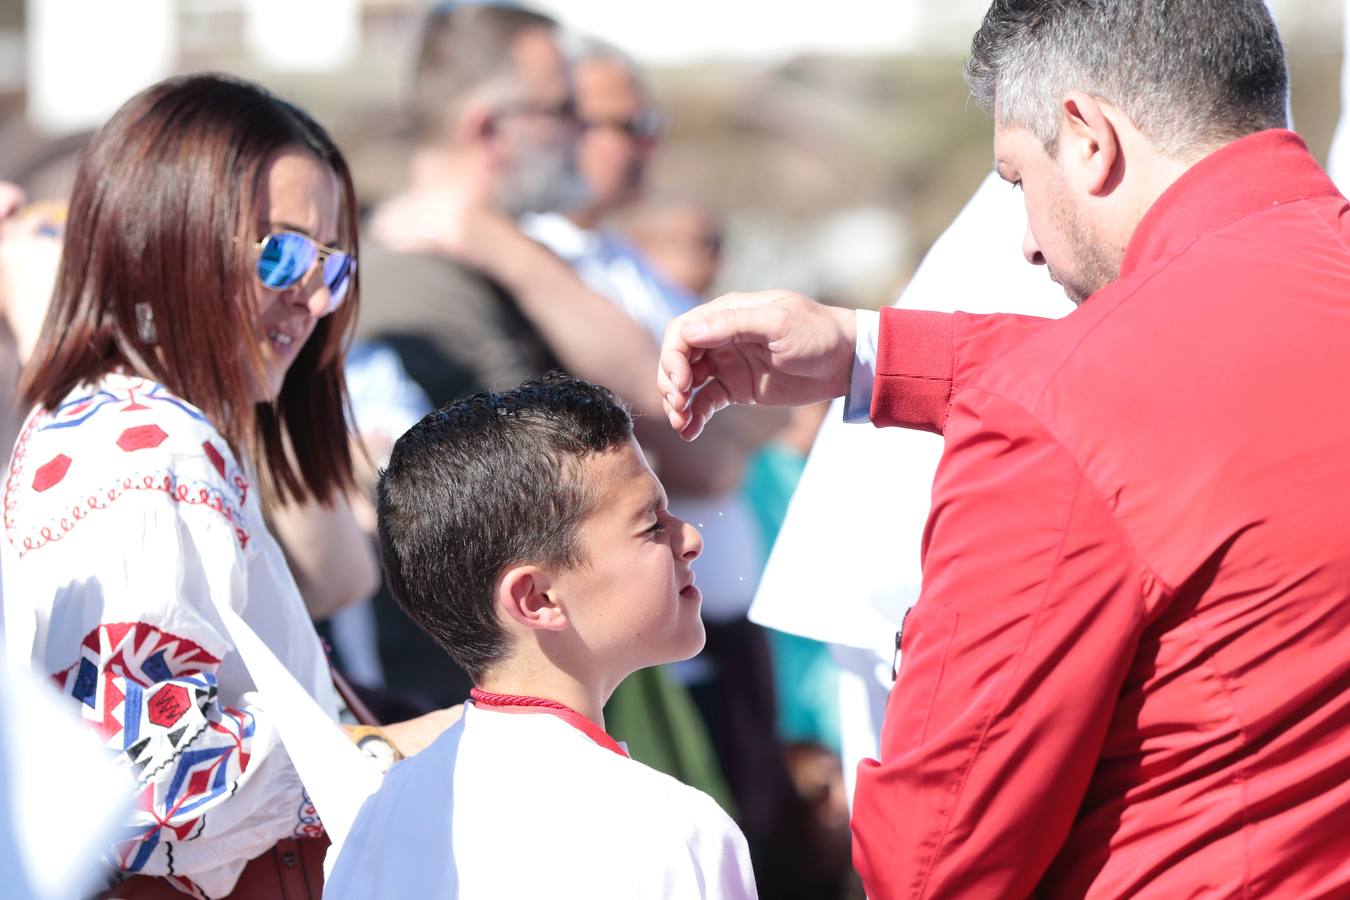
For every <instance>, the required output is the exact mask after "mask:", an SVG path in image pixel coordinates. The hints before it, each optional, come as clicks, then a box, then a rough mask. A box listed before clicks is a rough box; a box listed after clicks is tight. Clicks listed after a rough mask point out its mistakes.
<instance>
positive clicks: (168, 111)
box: [20, 75, 359, 501]
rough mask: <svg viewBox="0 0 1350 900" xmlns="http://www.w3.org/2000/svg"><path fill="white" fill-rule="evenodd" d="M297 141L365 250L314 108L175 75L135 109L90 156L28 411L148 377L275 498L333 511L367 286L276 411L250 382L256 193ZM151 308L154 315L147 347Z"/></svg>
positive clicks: (74, 202) (346, 456)
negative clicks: (332, 181) (323, 170)
mask: <svg viewBox="0 0 1350 900" xmlns="http://www.w3.org/2000/svg"><path fill="white" fill-rule="evenodd" d="M296 146H299V147H303V148H305V149H306V150H308V151H310V152H311V153H313V154H314V155H315V156H316V157H318V158H319V159H320V160H321V161H323V162H324V163H325V164H326V165H328V166H329V167H330V168H331V169H332V170H333V173H334V175H335V176H336V177H337V181H338V184H339V186H340V189H341V193H342V208H341V212H340V216H339V223H338V229H339V232H338V240H339V242H340V244H341V245H342V246H343V248H344V249H346V250H347V251H349V252H350V253H352V254H353V255H355V253H356V250H357V247H356V229H357V219H356V216H357V212H356V191H355V189H354V188H353V186H352V178H351V173H350V171H349V170H348V168H347V164H346V162H345V161H344V160H343V158H342V154H341V153H340V152H339V151H338V149H337V146H336V145H335V144H334V143H333V141H332V139H331V138H330V137H329V136H328V134H327V133H326V132H325V131H324V130H323V128H322V127H321V126H320V125H319V124H318V123H317V122H315V121H314V120H313V119H312V118H310V116H309V115H308V114H307V113H305V112H304V111H303V110H301V109H300V108H298V107H296V106H293V105H292V104H290V103H287V102H285V101H283V100H280V99H278V98H276V97H274V96H272V95H271V94H269V93H267V92H266V91H264V90H263V89H262V88H259V87H257V86H256V85H252V84H249V83H247V82H244V81H239V80H236V79H232V78H228V77H225V76H220V75H189V76H183V77H180V78H173V79H169V80H167V81H162V82H160V83H159V84H156V85H154V86H153V87H150V88H147V89H146V90H145V91H142V92H141V93H140V94H137V95H136V96H135V97H133V98H132V99H131V100H129V101H127V103H126V104H125V105H124V106H123V107H122V108H121V109H120V110H118V111H117V113H116V114H115V115H114V116H113V117H112V119H110V120H109V121H108V123H107V124H106V125H104V126H103V127H102V128H101V129H99V131H98V133H97V134H95V135H94V137H93V139H92V140H91V141H90V143H89V146H88V148H87V149H86V150H85V154H84V158H83V159H82V160H81V163H80V168H79V172H78V173H77V175H76V178H75V187H74V190H73V193H72V195H71V200H70V215H69V218H68V220H67V225H66V236H65V245H64V248H63V251H62V257H61V268H60V272H59V273H58V275H57V280H56V290H55V293H54V295H53V298H52V304H51V307H50V309H49V310H48V312H47V318H46V321H45V323H44V325H43V329H42V335H41V337H40V339H39V340H38V344H37V347H36V348H35V349H34V351H33V357H32V361H31V362H30V364H29V365H28V366H27V367H26V368H25V371H24V375H23V380H22V381H21V383H20V393H21V396H22V398H23V402H24V403H25V404H26V405H29V406H31V405H41V406H42V407H44V408H47V409H53V408H55V407H56V406H57V405H58V404H59V403H60V402H61V401H62V400H63V399H64V398H65V397H66V395H67V394H69V393H70V391H72V390H73V389H74V388H75V387H76V386H77V385H80V384H87V383H91V382H94V381H96V380H98V379H99V378H101V377H103V376H104V375H107V374H108V373H110V372H113V371H127V372H135V373H137V374H140V375H143V376H146V377H149V378H153V379H154V380H156V381H159V382H161V383H163V384H164V386H165V387H167V388H168V389H169V390H170V391H172V392H173V393H175V394H177V395H178V396H180V397H182V398H183V399H185V400H187V401H188V402H190V403H192V404H193V405H195V406H197V407H198V408H199V409H201V410H202V412H203V413H205V414H206V416H207V418H209V419H210V420H211V422H212V424H214V425H215V426H216V427H217V428H218V429H219V430H220V432H221V434H222V435H224V437H225V439H226V440H228V441H229V442H230V444H231V446H232V447H233V448H234V450H235V452H236V453H241V452H242V455H244V456H246V457H247V458H248V459H249V460H251V461H252V463H253V464H254V465H255V466H256V467H257V470H258V474H259V476H260V478H261V480H262V481H263V484H264V486H265V488H266V490H265V496H269V497H271V498H272V499H284V498H286V497H291V498H295V499H297V500H299V499H304V498H306V497H307V496H308V497H314V498H315V499H318V500H320V501H328V500H329V499H331V497H332V496H333V493H334V491H335V490H340V489H341V488H343V487H344V486H348V485H350V484H351V483H352V474H351V469H352V460H351V450H350V447H349V442H348V439H347V419H346V411H347V394H346V385H345V382H344V380H343V356H344V353H345V349H346V346H347V344H348V343H349V342H350V337H351V332H352V330H353V328H354V326H355V323H356V314H357V308H358V305H359V304H358V296H359V291H358V284H357V283H356V281H355V275H353V282H352V284H351V286H350V287H349V289H348V292H347V297H346V300H345V302H344V303H343V304H342V306H341V307H340V308H339V309H338V310H337V311H336V312H334V313H333V314H332V315H330V316H327V317H325V318H323V319H320V320H319V322H318V323H317V325H316V326H315V328H314V331H313V333H312V334H311V335H310V337H309V340H308V341H307V342H306V343H305V346H304V347H303V348H302V349H301V351H300V352H299V354H298V355H297V356H296V359H295V362H294V363H293V364H292V365H291V367H290V370H289V371H288V372H287V373H286V378H285V382H284V384H283V385H282V388H281V393H280V396H279V397H278V398H277V399H276V401H275V402H274V403H255V402H254V401H253V400H252V399H250V398H251V397H252V396H253V391H252V390H251V388H250V386H251V385H256V384H261V383H264V382H265V378H264V369H263V362H262V358H261V354H260V352H259V350H258V341H257V339H256V336H255V334H254V328H255V326H254V323H253V318H254V314H253V301H252V297H253V284H254V280H253V279H254V276H253V268H252V267H253V265H254V264H255V261H256V257H255V253H256V251H255V249H254V245H255V243H256V242H257V241H258V240H259V239H260V238H261V237H262V235H260V234H257V233H256V232H257V230H258V227H259V222H258V221H257V220H258V214H257V209H256V207H257V195H258V185H259V180H260V178H261V176H262V173H263V170H264V168H265V167H266V165H267V163H268V162H269V161H270V160H271V158H272V157H273V156H274V154H276V153H277V152H278V151H280V150H282V149H283V148H287V147H296ZM138 304H148V305H149V311H150V313H151V317H152V318H153V322H154V332H155V334H154V335H153V338H152V339H151V340H149V341H147V340H146V337H149V335H147V334H145V333H143V332H144V331H145V328H144V325H142V328H141V329H140V331H138V328H137V310H136V307H137V305H138ZM142 318H144V308H142Z"/></svg>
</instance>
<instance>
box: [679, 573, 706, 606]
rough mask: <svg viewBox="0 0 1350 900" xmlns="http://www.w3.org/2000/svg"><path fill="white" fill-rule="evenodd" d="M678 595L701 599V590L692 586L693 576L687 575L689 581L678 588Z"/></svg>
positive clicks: (689, 598) (687, 598)
mask: <svg viewBox="0 0 1350 900" xmlns="http://www.w3.org/2000/svg"><path fill="white" fill-rule="evenodd" d="M680 596H681V597H683V598H684V599H686V600H702V599H703V592H702V591H700V590H699V589H698V588H696V587H694V576H693V575H692V574H691V575H690V576H689V583H688V584H686V585H685V586H684V587H682V588H680Z"/></svg>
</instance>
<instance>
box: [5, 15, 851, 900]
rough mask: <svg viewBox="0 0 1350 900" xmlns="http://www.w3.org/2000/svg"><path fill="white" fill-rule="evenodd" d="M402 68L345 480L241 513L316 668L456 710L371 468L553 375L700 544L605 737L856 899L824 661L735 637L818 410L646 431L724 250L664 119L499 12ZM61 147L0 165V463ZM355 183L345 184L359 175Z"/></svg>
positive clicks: (357, 359)
mask: <svg viewBox="0 0 1350 900" xmlns="http://www.w3.org/2000/svg"><path fill="white" fill-rule="evenodd" d="M563 24H564V25H565V23H563ZM407 65H408V68H409V69H410V70H412V71H414V73H415V75H414V78H413V79H412V88H411V91H410V94H409V96H408V98H407V108H408V110H409V114H410V116H411V120H412V127H413V129H414V133H415V135H416V139H415V148H414V150H413V152H412V153H411V155H410V156H409V158H408V159H407V167H406V177H405V178H404V179H403V183H402V187H401V189H400V190H399V191H398V192H397V193H395V194H393V195H391V196H388V197H385V198H383V199H382V200H381V201H380V202H379V203H378V204H377V205H375V206H374V207H373V208H369V209H365V210H363V219H362V221H361V224H360V236H359V243H357V244H355V245H354V246H356V248H357V249H356V252H355V254H354V255H355V258H356V260H357V263H358V267H357V271H356V277H357V278H358V279H359V282H358V283H359V292H360V297H361V303H360V314H359V317H358V320H357V322H356V325H355V335H356V340H355V342H354V343H353V344H352V345H351V346H350V347H348V348H347V351H346V379H347V386H348V390H349V396H350V404H349V407H348V408H349V416H350V423H349V424H350V426H351V434H352V449H351V453H352V457H353V460H354V462H355V465H356V474H357V477H356V485H355V486H354V487H353V488H352V489H350V490H348V491H346V492H344V493H341V494H338V495H335V496H334V497H333V498H332V499H331V502H328V503H324V502H319V501H316V500H313V499H307V500H306V501H304V502H296V501H295V500H294V499H289V500H288V499H281V498H276V499H275V502H272V503H271V504H270V505H269V506H268V507H267V508H266V510H265V512H266V517H267V521H268V524H269V526H270V529H271V531H272V532H273V533H274V534H275V536H276V537H277V539H278V541H279V542H280V544H281V547H282V549H283V550H284V553H285V558H286V561H287V563H288V564H289V566H290V569H291V573H292V574H293V576H294V578H295V581H296V583H297V585H298V586H299V588H300V591H301V594H302V595H303V598H304V601H305V604H306V606H307V608H308V611H309V613H310V615H311V616H312V618H313V620H314V621H315V623H317V624H318V626H319V630H320V633H321V635H322V636H323V637H324V638H325V639H326V641H327V643H328V645H329V646H330V648H331V654H332V659H333V661H334V664H335V667H336V668H337V670H338V671H339V672H340V673H342V674H344V675H345V677H346V679H347V681H348V682H350V684H351V686H352V688H353V690H354V691H355V694H356V697H357V698H358V699H357V702H358V703H361V704H363V705H364V706H365V707H367V708H368V709H369V710H370V712H371V713H373V715H374V717H375V718H378V719H380V720H382V721H386V722H389V721H403V720H408V719H413V718H415V717H417V716H420V715H423V714H427V713H430V712H433V711H435V710H437V709H440V708H442V707H447V706H450V705H452V704H456V703H459V702H462V701H463V700H464V699H465V698H466V697H467V694H468V690H469V688H470V686H471V685H470V682H469V680H468V678H467V676H466V675H465V674H464V673H463V672H461V671H459V670H457V669H456V667H455V666H454V664H453V663H452V662H451V661H450V660H449V659H448V658H447V657H446V655H445V653H444V652H443V651H442V650H441V649H440V648H439V647H438V646H437V645H436V644H435V642H434V641H433V640H432V639H430V638H429V637H428V636H427V635H425V634H423V633H422V632H421V631H420V630H418V628H417V627H416V626H414V625H413V624H412V622H411V621H410V620H409V619H408V618H407V616H406V615H405V614H404V612H403V611H402V610H401V609H400V608H399V606H398V604H397V603H395V602H394V601H393V599H392V597H391V595H390V594H389V592H388V590H387V588H386V587H385V585H384V584H383V579H382V576H381V571H380V568H379V565H378V560H377V552H376V546H375V540H374V530H375V496H374V490H375V483H376V476H377V473H378V471H379V469H380V467H381V465H382V464H383V462H384V460H385V459H386V458H387V455H388V453H389V451H390V450H391V448H392V446H393V443H394V441H395V440H396V439H397V438H398V437H399V436H400V435H401V434H402V433H403V432H404V431H405V430H406V429H407V428H409V427H410V426H411V425H412V424H414V423H415V422H416V421H417V420H418V419H420V418H421V417H422V416H423V415H425V414H426V413H427V412H429V411H431V410H433V409H436V408H438V407H440V406H442V405H444V404H446V403H447V402H450V401H452V400H455V399H458V398H461V397H464V396H467V395H469V394H473V393H476V392H479V391H484V390H504V389H506V388H508V387H511V386H513V385H515V384H518V383H519V382H521V381H523V380H525V379H527V378H531V377H537V376H540V375H543V374H544V373H546V372H548V371H550V370H554V369H562V370H565V371H567V372H569V373H571V374H573V375H576V376H578V377H581V378H585V379H588V380H590V381H594V382H597V383H600V384H604V385H607V386H609V387H610V388H612V389H613V390H614V391H615V392H616V393H617V394H619V395H620V396H621V397H622V398H623V399H624V400H625V401H626V402H627V404H628V405H629V406H630V408H631V409H632V411H633V413H634V416H635V420H636V430H637V435H638V437H639V440H640V441H641V442H642V444H643V447H644V449H645V451H646V453H647V456H648V458H649V459H650V460H651V461H652V464H653V467H654V468H655V470H656V471H657V473H658V474H659V476H660V478H661V479H662V481H663V482H664V484H665V485H666V487H667V490H668V492H669V494H670V505H671V509H672V512H674V513H675V514H676V515H678V516H680V517H682V518H684V519H686V520H688V521H690V522H693V523H695V524H696V525H697V526H698V527H699V529H700V530H701V531H702V533H703V535H704V541H705V545H706V551H705V553H704V555H703V557H702V559H701V560H700V561H699V564H698V567H697V573H698V584H699V585H700V587H701V588H702V592H703V596H704V607H703V616H704V619H705V622H706V624H707V633H708V641H707V646H706V649H705V650H704V651H703V652H702V653H701V654H700V655H699V656H697V657H695V658H694V659H691V660H689V661H687V662H684V663H679V664H675V665H671V666H666V667H662V668H657V669H649V670H644V671H641V672H639V673H638V674H636V675H634V676H633V677H631V678H630V679H628V680H627V681H626V682H625V683H624V684H623V685H622V686H621V687H620V688H619V689H618V691H617V692H616V693H615V695H614V696H613V698H612V700H611V701H610V704H609V706H608V707H607V708H606V710H605V718H606V723H607V729H608V731H609V732H610V733H611V734H613V735H615V736H616V737H617V738H619V739H620V740H623V741H625V742H626V743H627V745H628V747H629V749H630V751H631V753H632V755H633V757H634V758H635V759H637V760H639V761H642V762H645V763H647V764H648V765H650V766H653V767H655V768H657V769H660V770H662V771H665V772H667V773H669V774H671V775H673V776H675V777H676V778H678V779H680V780H681V781H683V782H685V783H687V784H690V785H693V786H695V787H698V788H700V789H701V790H703V791H705V792H707V793H708V794H710V795H711V796H713V797H714V798H715V799H716V800H717V801H718V802H719V803H720V804H721V805H722V806H723V807H724V808H725V809H726V810H727V811H728V812H729V813H730V814H731V815H732V816H733V817H734V818H735V819H736V821H737V823H738V824H739V825H740V826H741V828H742V829H743V831H744V832H745V834H746V836H747V839H748V841H749V844H750V848H751V852H752V857H753V860H754V863H755V870H756V875H757V878H758V881H759V886H760V892H761V895H762V896H764V897H769V898H820V900H831V898H844V897H860V896H861V888H860V886H859V885H858V883H857V880H856V875H855V874H854V873H853V871H852V869H851V866H850V859H849V831H848V806H847V800H846V797H845V791H844V781H843V777H842V771H841V765H840V762H839V741H840V736H839V725H838V720H837V711H836V704H835V694H834V690H835V688H834V679H835V678H836V674H837V673H836V670H835V668H834V664H833V663H832V662H831V660H830V656H829V653H828V651H827V650H826V648H825V646H824V645H821V644H817V643H815V642H812V641H809V640H806V639H804V638H798V637H794V636H790V635H787V634H784V633H778V632H770V631H768V630H766V629H763V628H761V627H759V626H757V625H754V624H752V623H751V622H750V621H749V620H748V619H747V611H748V610H749V608H750V605H751V602H752V600H753V599H754V597H755V593H756V588H757V584H758V581H759V573H760V571H761V569H762V566H763V564H764V561H765V559H766V556H767V553H768V550H769V548H770V547H771V546H772V543H773V540H774V537H775V535H776V533H777V530H778V528H779V526H780V525H781V523H782V521H783V517H784V515H785V511H786V508H787V503H788V500H789V498H790V497H791V495H792V491H793V487H794V485H795V484H796V481H797V479H798V477H799V476H800V474H801V470H802V467H803V465H804V463H805V459H806V456H807V453H808V452H809V450H810V448H811V446H812V442H813V440H814V437H815V433H816V431H817V428H818V427H819V425H820V422H821V420H822V418H823V416H824V413H825V410H824V408H823V407H820V406H817V407H807V408H801V409H796V410H793V411H791V412H788V411H784V410H777V409H769V408H761V407H738V408H736V409H734V410H733V411H729V412H728V414H725V415H723V416H720V417H719V418H718V419H717V420H716V421H715V422H714V423H713V426H712V427H711V428H710V429H709V431H708V433H707V434H705V435H704V436H703V437H702V438H701V439H700V440H699V441H698V442H696V443H693V444H686V443H684V442H683V441H681V440H680V439H679V438H678V437H677V436H676V435H675V434H674V433H673V432H672V431H671V430H670V429H669V428H668V427H667V425H666V422H665V419H664V416H663V415H662V412H661V407H660V398H659V397H658V395H657V392H656V388H655V386H654V383H653V378H652V373H653V372H654V371H655V365H656V346H657V343H658V342H659V340H660V336H661V333H662V330H663V328H664V326H665V324H666V322H667V321H668V320H670V319H671V318H673V317H675V316H677V315H679V314H681V313H683V312H685V311H687V310H689V309H691V308H693V307H694V306H695V305H697V304H698V303H700V302H701V301H702V300H704V299H707V298H708V294H709V291H710V289H711V287H712V285H713V283H714V281H715V279H716V277H717V273H718V269H719V265H720V264H721V261H722V249H723V246H724V242H725V237H726V235H725V234H724V229H723V224H722V221H721V220H720V217H719V213H718V211H717V210H715V208H714V207H713V206H711V205H709V204H707V203H706V202H703V201H701V200H700V199H697V198H694V197H689V198H684V199H670V198H666V199H664V200H662V201H661V202H659V203H654V202H653V203H649V202H647V199H646V197H645V196H644V188H645V187H646V184H647V178H646V174H647V172H648V168H649V164H650V162H651V160H652V158H653V155H654V154H656V153H658V152H659V151H660V145H661V141H662V137H663V134H664V133H665V130H666V126H667V120H666V117H665V115H664V114H663V111H662V110H661V109H660V108H659V107H658V106H657V105H656V104H655V103H654V102H653V99H652V96H651V94H650V91H649V89H648V87H647V85H646V82H645V80H644V77H643V73H642V71H641V70H640V68H639V67H638V66H637V65H636V64H635V63H634V61H633V60H632V59H631V58H630V57H629V56H627V55H626V54H625V53H624V51H623V49H622V48H618V47H614V46H610V45H608V44H605V43H602V42H600V41H596V40H593V39H590V38H587V37H585V36H579V35H575V34H571V33H568V32H567V31H566V30H565V29H563V28H561V27H559V23H556V22H554V21H553V20H551V19H549V18H547V17H545V16H542V15H540V14H537V13H534V12H530V11H526V10H524V9H520V8H517V7H515V6H511V5H505V4H465V3H453V4H442V5H441V6H439V7H437V8H436V9H435V11H433V12H432V13H431V15H430V16H429V18H428V20H427V22H426V26H425V28H424V30H423V34H422V39H421V45H420V47H419V48H417V49H416V51H415V57H414V58H410V59H409V60H408V61H407ZM82 149H83V142H82V140H79V139H67V140H63V141H61V142H58V143H54V144H52V145H51V146H50V147H48V148H45V149H44V150H43V151H42V152H41V153H39V154H37V155H36V156H35V157H34V158H33V160H32V161H31V163H30V164H29V165H27V166H25V167H24V170H23V171H16V172H9V173H0V175H4V176H6V177H8V178H11V179H12V181H11V182H6V183H5V184H4V185H3V186H0V213H3V216H4V222H3V232H2V233H0V310H2V311H3V325H0V366H2V367H3V371H4V377H3V380H0V390H3V391H4V394H5V397H4V403H3V419H2V420H0V432H2V433H0V443H3V444H4V445H5V446H6V447H9V446H11V445H12V444H13V442H14V440H15V438H16V436H17V435H18V432H19V429H20V426H21V423H22V419H23V415H24V412H25V410H22V409H20V403H19V400H18V396H17V393H16V391H17V386H18V384H19V377H20V372H21V370H22V367H23V366H24V364H25V363H26V361H27V360H28V359H29V357H30V355H31V353H32V352H33V349H34V345H35V343H36V342H37V340H38V337H39V334H40V332H41V330H42V323H43V320H44V316H45V312H46V307H47V302H48V300H49V298H50V296H51V293H52V285H53V279H54V278H55V273H56V271H57V267H58V265H59V261H60V255H61V249H62V236H63V229H64V225H65V215H66V205H65V204H66V199H67V197H68V195H69V191H70V189H71V182H72V178H73V176H74V172H75V166H76V162H77V161H78V159H79V157H80V154H81V152H82ZM353 177H354V179H355V180H356V182H357V183H358V184H360V183H361V180H362V172H361V171H360V169H359V168H358V169H357V170H356V171H354V172H353ZM151 327H153V322H151ZM281 494H282V495H283V496H284V495H285V492H281Z"/></svg>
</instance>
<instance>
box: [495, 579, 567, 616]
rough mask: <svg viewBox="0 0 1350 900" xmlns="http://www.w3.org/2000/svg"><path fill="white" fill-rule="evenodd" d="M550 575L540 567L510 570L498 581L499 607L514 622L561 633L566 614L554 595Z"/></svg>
mask: <svg viewBox="0 0 1350 900" xmlns="http://www.w3.org/2000/svg"><path fill="white" fill-rule="evenodd" d="M553 587H554V586H553V584H552V579H550V577H549V575H548V573H547V572H545V571H544V570H543V569H540V568H539V567H538V566H532V565H521V566H513V567H511V568H508V569H507V570H506V571H505V572H503V573H502V575H501V577H500V578H498V580H497V606H498V607H499V608H500V609H501V610H502V611H503V612H504V613H505V614H506V616H507V617H508V618H509V619H510V620H511V621H513V622H516V623H517V624H519V625H523V626H525V627H526V628H530V629H535V630H539V631H561V630H562V629H564V628H566V627H567V613H566V612H565V611H564V610H563V608H562V606H561V605H560V604H559V603H558V602H557V600H556V598H555V597H554V596H553Z"/></svg>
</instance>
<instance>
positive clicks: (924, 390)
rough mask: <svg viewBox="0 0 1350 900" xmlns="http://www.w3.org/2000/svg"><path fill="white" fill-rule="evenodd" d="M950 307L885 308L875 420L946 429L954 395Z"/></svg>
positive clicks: (874, 392) (874, 397)
mask: <svg viewBox="0 0 1350 900" xmlns="http://www.w3.org/2000/svg"><path fill="white" fill-rule="evenodd" d="M954 360H955V353H954V351H953V345H952V316H951V314H950V313H937V312H929V311H926V310H913V309H894V308H886V309H883V310H882V311H881V335H880V338H879V340H878V342H877V369H876V381H875V382H874V384H873V388H872V424H874V425H876V426H877V427H878V428H883V427H887V426H896V427H900V428H914V429H918V430H920V431H931V432H934V433H935V434H941V433H942V429H943V428H944V427H945V426H946V424H947V410H948V409H949V408H950V407H951V399H952V367H953V364H954Z"/></svg>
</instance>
